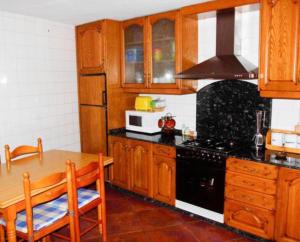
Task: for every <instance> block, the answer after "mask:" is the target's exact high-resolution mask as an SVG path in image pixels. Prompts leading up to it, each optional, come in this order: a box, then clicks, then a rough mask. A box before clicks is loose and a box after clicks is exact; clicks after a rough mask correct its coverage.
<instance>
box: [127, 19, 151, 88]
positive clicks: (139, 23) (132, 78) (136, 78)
mask: <svg viewBox="0 0 300 242" xmlns="http://www.w3.org/2000/svg"><path fill="white" fill-rule="evenodd" d="M145 26H146V18H137V19H133V20H128V21H125V22H123V24H122V35H121V36H122V43H123V44H122V56H123V58H122V79H123V87H135V88H144V87H146V85H147V78H148V77H147V74H146V69H147V63H146V62H145V59H146V58H145V54H146V53H145V50H146V42H147V39H146V34H145V32H146V29H145Z"/></svg>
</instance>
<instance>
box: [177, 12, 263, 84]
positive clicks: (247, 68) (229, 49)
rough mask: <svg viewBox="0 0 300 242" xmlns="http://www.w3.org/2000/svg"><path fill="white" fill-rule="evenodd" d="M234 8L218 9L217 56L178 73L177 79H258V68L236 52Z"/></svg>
mask: <svg viewBox="0 0 300 242" xmlns="http://www.w3.org/2000/svg"><path fill="white" fill-rule="evenodd" d="M234 19H235V10H234V8H230V9H225V10H219V11H217V43H216V56H215V57H212V58H210V59H208V60H206V61H204V62H201V63H199V64H197V65H195V66H193V67H191V68H189V69H187V70H185V71H183V72H181V73H179V74H177V75H175V78H177V79H190V80H191V79H196V80H197V79H257V78H258V68H257V67H256V66H255V65H253V64H252V63H251V62H249V61H248V60H246V59H245V58H243V57H242V56H240V55H235V54H234Z"/></svg>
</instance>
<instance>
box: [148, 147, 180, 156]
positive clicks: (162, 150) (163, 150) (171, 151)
mask: <svg viewBox="0 0 300 242" xmlns="http://www.w3.org/2000/svg"><path fill="white" fill-rule="evenodd" d="M153 153H154V154H156V155H162V156H166V157H170V158H175V157H176V149H175V148H174V147H171V146H167V145H158V144H154V145H153Z"/></svg>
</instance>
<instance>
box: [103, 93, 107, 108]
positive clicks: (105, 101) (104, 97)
mask: <svg viewBox="0 0 300 242" xmlns="http://www.w3.org/2000/svg"><path fill="white" fill-rule="evenodd" d="M106 104H107V100H106V91H102V105H106Z"/></svg>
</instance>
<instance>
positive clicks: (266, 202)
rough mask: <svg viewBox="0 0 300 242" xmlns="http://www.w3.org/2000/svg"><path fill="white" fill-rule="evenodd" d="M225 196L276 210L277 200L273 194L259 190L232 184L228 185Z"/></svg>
mask: <svg viewBox="0 0 300 242" xmlns="http://www.w3.org/2000/svg"><path fill="white" fill-rule="evenodd" d="M225 197H227V198H230V199H233V200H236V201H240V202H244V203H248V204H250V205H255V206H258V207H260V208H265V209H269V210H275V204H276V200H275V197H274V196H272V195H267V194H263V193H259V192H253V191H250V190H246V189H243V188H239V187H236V186H232V185H226V187H225Z"/></svg>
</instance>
